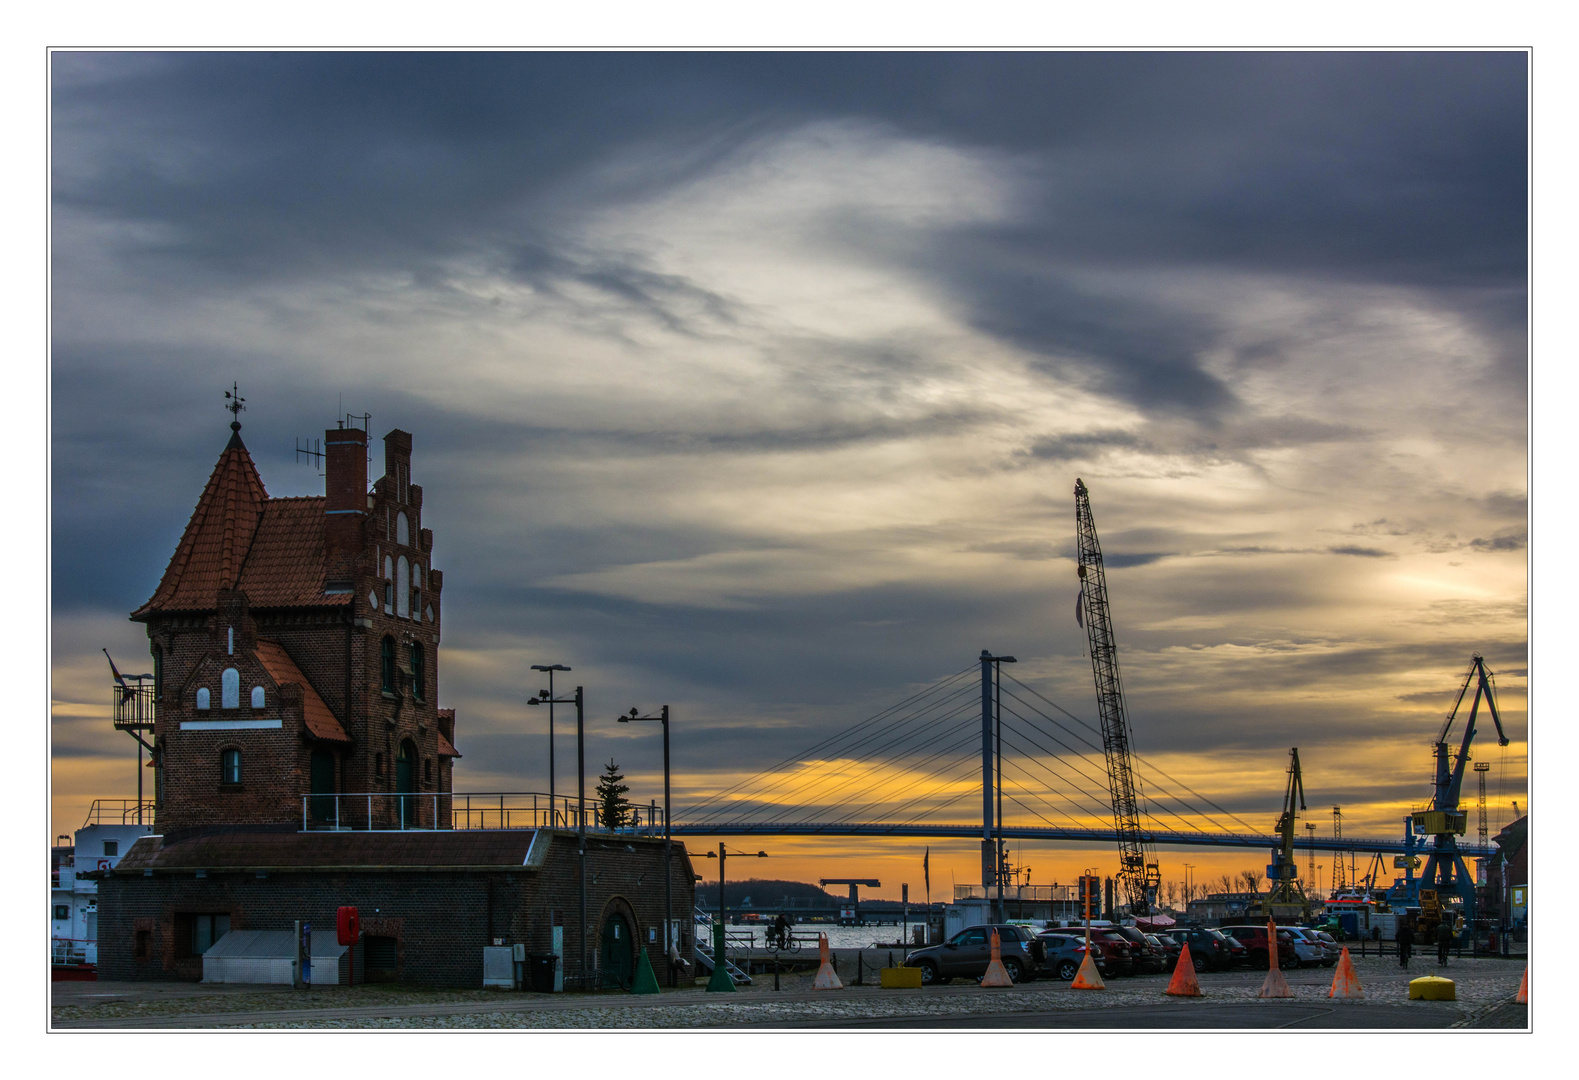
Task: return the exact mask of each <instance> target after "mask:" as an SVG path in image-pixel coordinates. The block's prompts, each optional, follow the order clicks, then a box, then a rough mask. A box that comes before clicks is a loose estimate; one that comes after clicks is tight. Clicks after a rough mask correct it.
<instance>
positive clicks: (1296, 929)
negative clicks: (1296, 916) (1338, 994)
mask: <svg viewBox="0 0 1579 1080" xmlns="http://www.w3.org/2000/svg"><path fill="white" fill-rule="evenodd" d="M1283 929H1286V930H1288V932H1289V934H1291V935H1292V936H1293V938H1294V955H1296V956H1297V957H1299V966H1300V967H1316V966H1318V965H1321V964H1326V963H1327V962H1328V961H1327V949H1326V947H1325V946H1324V945H1322V943H1321V941H1320V939H1319V938H1317V937H1316V932H1315V931H1314V930H1307V929H1305V928H1304V927H1303V926H1289V927H1284V928H1280V929H1279V933H1280V934H1281V933H1282V930H1283Z"/></svg>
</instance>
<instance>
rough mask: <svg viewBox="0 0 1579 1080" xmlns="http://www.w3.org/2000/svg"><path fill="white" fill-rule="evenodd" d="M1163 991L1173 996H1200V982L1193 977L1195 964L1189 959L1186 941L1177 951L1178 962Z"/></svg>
mask: <svg viewBox="0 0 1579 1080" xmlns="http://www.w3.org/2000/svg"><path fill="white" fill-rule="evenodd" d="M1163 993H1164V994H1172V995H1173V996H1174V997H1200V996H1201V984H1200V983H1199V982H1197V981H1196V978H1195V964H1194V963H1193V962H1192V961H1191V960H1190V945H1189V943H1188V942H1185V945H1184V948H1183V949H1182V950H1180V952H1179V963H1178V965H1177V966H1176V967H1174V969H1173V981H1172V982H1170V983H1169V984H1168V988H1167V989H1166V990H1164V991H1163Z"/></svg>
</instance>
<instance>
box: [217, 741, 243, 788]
mask: <svg viewBox="0 0 1579 1080" xmlns="http://www.w3.org/2000/svg"><path fill="white" fill-rule="evenodd" d="M219 782H220V783H221V784H239V783H241V751H240V750H237V749H235V748H234V747H232V748H231V749H229V750H222V751H220V754H219Z"/></svg>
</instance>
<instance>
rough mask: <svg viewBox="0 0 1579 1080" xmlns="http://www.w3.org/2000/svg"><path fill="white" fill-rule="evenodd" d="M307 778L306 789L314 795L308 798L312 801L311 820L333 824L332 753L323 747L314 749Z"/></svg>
mask: <svg viewBox="0 0 1579 1080" xmlns="http://www.w3.org/2000/svg"><path fill="white" fill-rule="evenodd" d="M308 779H309V787H308V790H310V791H311V792H312V794H313V796H314V797H313V798H312V799H311V800H309V801H310V802H311V803H312V818H313V821H315V822H319V823H321V824H327V825H332V824H334V820H335V805H334V798H333V796H334V754H332V753H330V752H329V751H328V750H325V749H324V748H323V747H318V748H316V749H314V750H313V753H312V761H311V768H310V775H309V778H308Z"/></svg>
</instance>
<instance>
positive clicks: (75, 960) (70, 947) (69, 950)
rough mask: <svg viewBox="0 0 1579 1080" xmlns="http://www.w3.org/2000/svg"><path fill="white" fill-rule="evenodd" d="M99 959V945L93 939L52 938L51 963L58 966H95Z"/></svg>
mask: <svg viewBox="0 0 1579 1080" xmlns="http://www.w3.org/2000/svg"><path fill="white" fill-rule="evenodd" d="M98 959H99V943H98V942H97V941H95V940H93V939H92V938H63V937H58V938H51V939H50V942H49V962H50V963H51V964H56V965H62V966H66V965H73V964H95V963H98Z"/></svg>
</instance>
